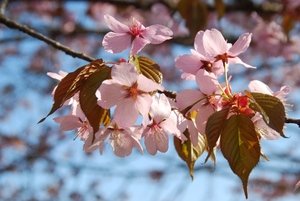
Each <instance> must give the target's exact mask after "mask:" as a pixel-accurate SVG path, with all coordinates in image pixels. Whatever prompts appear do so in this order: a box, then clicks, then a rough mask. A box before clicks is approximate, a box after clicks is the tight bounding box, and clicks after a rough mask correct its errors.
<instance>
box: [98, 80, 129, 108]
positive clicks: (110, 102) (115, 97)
mask: <svg viewBox="0 0 300 201" xmlns="http://www.w3.org/2000/svg"><path fill="white" fill-rule="evenodd" d="M98 90H99V91H100V93H99V92H96V96H97V97H98V102H97V103H98V105H100V106H101V107H103V108H105V109H109V108H111V107H112V106H114V105H116V104H117V103H118V102H119V101H121V100H122V99H124V97H125V96H126V95H127V91H126V90H124V88H123V87H122V86H121V85H120V84H119V83H116V82H115V81H114V80H105V81H104V82H102V84H101V85H100V87H99V89H98Z"/></svg>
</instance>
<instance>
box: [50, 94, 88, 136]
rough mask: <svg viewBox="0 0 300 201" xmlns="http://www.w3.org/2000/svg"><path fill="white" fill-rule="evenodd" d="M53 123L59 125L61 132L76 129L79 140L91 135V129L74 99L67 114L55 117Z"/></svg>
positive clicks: (77, 101)
mask: <svg viewBox="0 0 300 201" xmlns="http://www.w3.org/2000/svg"><path fill="white" fill-rule="evenodd" d="M54 121H55V122H56V123H59V124H60V129H61V130H63V131H68V130H74V129H77V136H78V137H79V138H80V139H81V140H86V139H87V138H88V136H89V135H90V134H91V133H93V129H92V127H91V125H90V124H89V122H88V120H87V118H86V116H85V115H84V113H83V111H82V110H81V107H80V105H79V100H78V97H77V100H76V99H74V100H73V101H72V104H71V110H70V112H69V114H67V115H65V116H59V117H55V118H54Z"/></svg>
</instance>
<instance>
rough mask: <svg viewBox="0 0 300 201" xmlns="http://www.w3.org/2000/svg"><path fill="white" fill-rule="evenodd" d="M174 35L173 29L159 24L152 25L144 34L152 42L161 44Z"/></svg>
mask: <svg viewBox="0 0 300 201" xmlns="http://www.w3.org/2000/svg"><path fill="white" fill-rule="evenodd" d="M152 30H153V31H152ZM149 31H150V33H149ZM153 32H154V34H153ZM172 35H173V32H172V30H171V29H169V28H168V27H166V26H163V25H159V24H156V25H151V26H149V27H147V28H146V29H145V30H144V32H143V36H144V37H145V38H147V39H148V40H149V41H150V42H151V43H152V44H160V43H162V42H164V41H166V40H169V39H171V38H172Z"/></svg>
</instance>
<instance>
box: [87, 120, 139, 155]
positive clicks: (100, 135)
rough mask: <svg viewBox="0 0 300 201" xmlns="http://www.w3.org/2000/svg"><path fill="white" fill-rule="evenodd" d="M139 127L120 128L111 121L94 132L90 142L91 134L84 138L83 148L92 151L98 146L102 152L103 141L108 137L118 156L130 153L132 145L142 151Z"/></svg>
mask: <svg viewBox="0 0 300 201" xmlns="http://www.w3.org/2000/svg"><path fill="white" fill-rule="evenodd" d="M141 131H142V130H141V127H127V128H122V127H120V126H118V125H117V124H116V123H115V122H112V123H111V124H110V125H109V126H107V127H105V128H102V129H101V130H99V131H98V132H97V133H96V134H95V140H94V142H93V143H91V142H92V138H93V137H92V136H90V137H89V139H88V140H86V143H85V145H84V149H85V150H86V151H88V152H91V151H94V150H95V149H97V148H98V147H99V149H100V154H102V152H103V142H104V141H105V140H106V139H107V138H108V136H109V141H110V144H111V146H112V148H113V151H114V153H115V155H116V156H118V157H122V158H123V157H125V156H128V155H130V154H131V153H132V149H133V147H134V146H136V147H137V148H138V150H139V151H140V152H141V153H143V148H142V146H141V144H140V142H139V140H140V139H141Z"/></svg>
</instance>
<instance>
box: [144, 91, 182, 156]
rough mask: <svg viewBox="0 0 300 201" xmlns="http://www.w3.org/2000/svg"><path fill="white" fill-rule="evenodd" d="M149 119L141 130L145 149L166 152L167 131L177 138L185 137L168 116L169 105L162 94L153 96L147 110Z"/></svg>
mask: <svg viewBox="0 0 300 201" xmlns="http://www.w3.org/2000/svg"><path fill="white" fill-rule="evenodd" d="M149 114H150V117H151V121H150V123H149V124H148V126H147V127H146V128H145V130H144V132H143V136H144V137H145V145H146V149H147V151H148V152H149V153H150V154H151V155H155V154H156V152H157V151H160V152H166V151H167V150H168V147H169V139H168V133H169V134H172V135H175V136H176V137H178V138H179V139H182V140H185V139H186V137H185V136H184V135H183V134H181V132H180V131H179V130H178V128H177V127H176V122H175V121H173V119H172V118H170V115H171V105H170V103H169V101H168V99H167V97H166V96H165V95H164V94H161V95H160V97H159V98H158V97H157V96H153V102H152V105H151V107H150V111H149Z"/></svg>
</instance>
